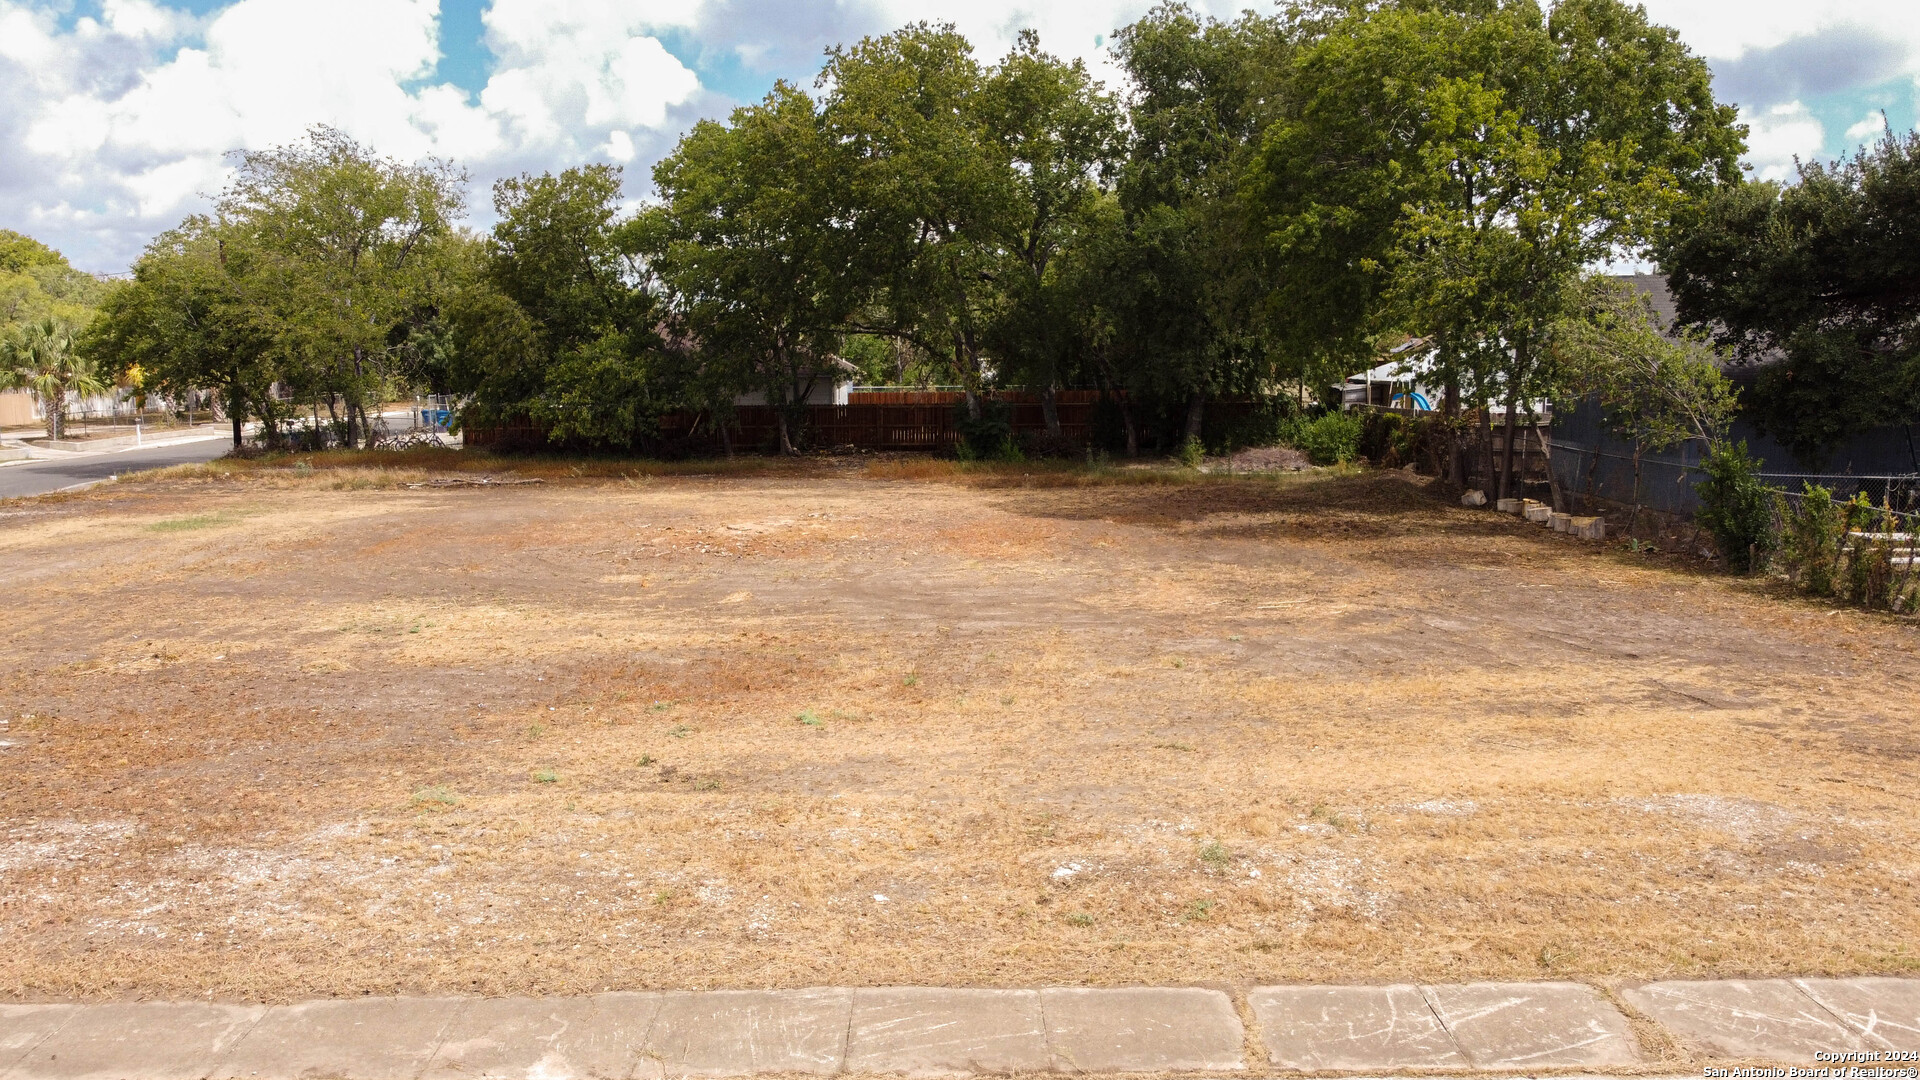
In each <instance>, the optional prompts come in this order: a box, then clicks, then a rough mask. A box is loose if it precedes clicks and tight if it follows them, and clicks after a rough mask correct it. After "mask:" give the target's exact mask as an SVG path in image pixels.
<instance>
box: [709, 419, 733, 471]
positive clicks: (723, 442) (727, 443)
mask: <svg viewBox="0 0 1920 1080" xmlns="http://www.w3.org/2000/svg"><path fill="white" fill-rule="evenodd" d="M713 423H714V426H715V427H717V428H719V429H720V448H721V449H722V450H725V451H726V453H727V460H728V461H732V460H733V432H731V431H729V430H727V429H728V428H730V427H732V426H733V418H732V417H727V416H721V415H720V414H719V413H717V412H716V413H715V414H714V416H713Z"/></svg>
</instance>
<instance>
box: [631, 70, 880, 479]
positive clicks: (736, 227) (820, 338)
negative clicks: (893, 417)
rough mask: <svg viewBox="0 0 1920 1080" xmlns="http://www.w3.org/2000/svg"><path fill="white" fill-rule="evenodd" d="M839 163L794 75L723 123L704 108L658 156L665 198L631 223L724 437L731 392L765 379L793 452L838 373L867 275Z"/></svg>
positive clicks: (761, 386)
mask: <svg viewBox="0 0 1920 1080" xmlns="http://www.w3.org/2000/svg"><path fill="white" fill-rule="evenodd" d="M841 174H842V159H841V157H840V156H839V155H838V154H837V153H836V151H835V149H834V148H833V147H832V146H831V145H830V144H829V142H828V141H827V139H826V137H825V133H824V131H823V130H822V124H821V117H820V115H819V111H818V109H817V108H816V107H815V105H814V103H813V100H812V99H811V98H809V97H808V96H807V95H806V94H804V93H802V92H800V91H799V90H798V89H795V88H794V87H792V86H790V85H788V84H787V83H785V82H781V83H777V84H775V86H774V88H773V90H772V91H771V92H769V93H768V94H767V96H766V98H765V99H764V100H763V101H762V102H761V103H760V104H758V105H754V106H748V107H744V108H740V109H736V110H734V113H733V116H732V118H731V123H730V124H728V125H725V126H723V125H720V124H717V123H713V122H711V121H703V122H702V123H700V124H699V125H697V126H696V127H695V128H694V129H693V130H692V131H691V132H689V133H688V134H687V135H686V136H685V137H684V138H682V139H681V140H680V144H679V146H677V147H676V148H675V150H674V152H673V154H671V155H669V156H668V157H667V158H666V159H664V160H662V161H661V162H660V164H659V165H658V166H656V167H655V169H654V183H655V186H656V187H657V188H658V189H659V191H660V194H661V196H662V200H663V201H662V203H661V204H660V205H659V206H657V207H655V208H652V209H651V210H649V211H647V212H646V213H644V214H642V215H641V217H640V218H639V219H638V220H637V221H636V222H635V223H634V224H633V226H632V227H631V231H632V232H633V234H634V235H635V236H636V237H637V238H638V240H639V246H640V247H641V248H642V249H643V250H645V251H646V252H647V253H648V260H649V266H650V268H651V270H652V271H653V273H655V274H656V275H658V277H659V279H660V281H661V282H662V284H663V285H664V286H665V287H666V290H667V296H668V297H669V301H668V302H669V304H670V306H671V308H672V310H673V313H674V315H675V317H676V318H677V319H678V320H679V322H680V324H681V326H683V327H684V329H685V332H686V333H687V334H688V335H689V336H690V338H691V339H692V341H693V342H694V343H695V345H696V347H697V351H698V362H697V363H696V364H695V365H694V366H693V367H692V368H691V369H690V371H689V376H690V379H689V383H690V386H689V389H690V390H691V391H692V394H691V396H693V397H695V398H696V399H697V400H699V401H700V402H701V403H702V404H703V405H704V406H705V407H706V408H708V409H709V410H711V412H712V413H713V415H714V416H715V422H716V426H717V427H718V429H719V430H720V431H721V433H722V435H723V437H724V436H725V433H726V430H727V429H726V417H727V416H728V414H729V413H730V411H731V407H732V402H733V399H734V397H735V396H736V395H738V394H740V393H743V392H748V391H756V390H757V391H761V392H763V393H764V394H765V395H766V399H767V403H768V404H769V405H770V406H772V407H773V408H774V410H775V417H776V419H777V422H778V434H779V444H780V450H781V452H782V453H793V452H795V450H796V449H797V446H796V442H797V432H796V427H797V423H798V418H799V416H800V415H801V408H802V406H803V404H804V402H805V401H806V400H807V397H808V395H809V394H810V393H811V392H812V390H813V387H814V384H815V383H816V381H817V380H819V379H821V378H834V377H836V376H837V375H838V374H839V363H838V361H837V358H836V356H835V348H836V345H837V343H838V341H839V339H840V336H841V331H842V329H843V327H845V326H846V325H847V324H848V322H849V320H850V319H851V318H852V317H853V315H854V304H855V303H856V302H857V298H858V296H859V295H860V293H861V291H862V288H863V284H864V283H862V282H860V281H857V280H850V277H849V269H850V267H852V266H853V265H854V263H855V255H856V253H855V252H854V251H853V250H852V249H851V247H850V245H849V239H848V237H847V235H846V233H847V229H846V227H845V226H844V225H842V224H840V223H839V222H841V221H842V220H844V219H843V218H842V217H841V215H839V214H837V213H836V212H835V208H836V205H837V202H836V199H837V194H836V186H837V180H838V179H839V177H840V176H841ZM728 445H729V446H731V443H729V444H728Z"/></svg>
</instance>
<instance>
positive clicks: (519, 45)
mask: <svg viewBox="0 0 1920 1080" xmlns="http://www.w3.org/2000/svg"><path fill="white" fill-rule="evenodd" d="M690 14H691V11H690V9H689V8H688V7H687V6H685V5H679V6H663V5H654V4H633V3H630V2H628V3H623V2H620V0H580V2H576V3H572V4H553V3H549V2H546V0H496V2H495V3H494V5H493V6H492V7H491V8H490V9H488V11H487V12H486V13H485V15H483V16H482V18H483V20H484V21H485V23H486V27H487V46H488V47H489V48H490V49H491V50H492V51H493V54H494V56H495V57H497V58H498V60H499V67H498V68H497V69H496V70H495V73H494V75H493V77H492V78H491V79H489V80H488V82H487V88H486V89H485V90H484V91H482V92H481V95H480V100H481V102H482V104H484V105H485V106H486V107H487V108H488V109H489V110H490V111H492V112H494V113H496V114H498V115H500V116H502V117H504V118H506V119H507V120H508V121H509V122H510V123H513V124H514V125H515V127H516V129H517V130H518V132H519V133H520V134H521V135H522V137H523V138H525V139H527V140H529V141H531V142H534V143H550V142H554V141H564V139H565V137H566V136H567V134H569V133H570V132H573V131H576V130H578V129H579V128H581V127H584V128H587V129H593V130H597V131H598V132H599V138H606V137H608V136H609V135H610V134H611V132H612V131H614V130H622V131H624V130H628V129H632V128H651V127H658V126H659V125H660V124H661V123H662V122H663V121H664V120H665V119H666V114H667V110H668V109H669V108H670V107H672V106H675V105H679V104H682V103H684V102H686V101H687V100H688V99H689V98H691V97H692V96H693V95H694V93H695V92H696V91H697V90H699V88H700V80H699V77H698V76H696V75H695V74H694V73H693V72H692V71H691V70H689V69H688V68H687V67H686V66H685V65H684V64H682V63H681V62H680V61H679V60H677V59H675V58H674V57H673V55H672V54H670V53H668V52H667V50H666V47H665V46H664V45H662V44H660V42H659V40H658V39H657V38H655V37H651V36H648V35H649V33H650V32H654V31H658V30H661V29H666V28H669V27H676V26H684V25H686V22H687V19H688V17H689V16H690ZM596 141H597V140H596Z"/></svg>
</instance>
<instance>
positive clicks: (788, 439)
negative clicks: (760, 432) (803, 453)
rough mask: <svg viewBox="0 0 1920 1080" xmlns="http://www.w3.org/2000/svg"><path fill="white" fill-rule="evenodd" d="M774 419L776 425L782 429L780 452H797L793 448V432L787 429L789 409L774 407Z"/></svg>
mask: <svg viewBox="0 0 1920 1080" xmlns="http://www.w3.org/2000/svg"><path fill="white" fill-rule="evenodd" d="M773 420H774V426H775V427H777V428H779V430H780V452H781V453H782V454H788V455H794V454H797V451H795V450H794V448H793V433H792V432H791V431H789V430H788V429H787V410H786V409H784V408H776V409H774V410H773Z"/></svg>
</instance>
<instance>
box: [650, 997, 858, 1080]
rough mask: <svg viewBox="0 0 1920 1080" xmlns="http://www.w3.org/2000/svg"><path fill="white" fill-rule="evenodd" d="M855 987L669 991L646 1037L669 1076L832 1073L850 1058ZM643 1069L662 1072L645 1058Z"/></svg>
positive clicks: (656, 1062) (653, 1056)
mask: <svg viewBox="0 0 1920 1080" xmlns="http://www.w3.org/2000/svg"><path fill="white" fill-rule="evenodd" d="M852 1013H853V991H852V990H848V989H845V988H843V987H825V988H819V989H812V990H715V991H711V992H709V993H702V994H685V993H682V994H666V995H663V996H662V997H661V999H660V1012H659V1014H658V1015H657V1016H656V1017H655V1018H654V1021H653V1031H652V1033H651V1034H650V1035H648V1037H647V1054H648V1056H649V1058H650V1061H651V1066H653V1067H657V1069H658V1070H661V1071H664V1073H665V1074H666V1075H668V1076H688V1075H691V1076H747V1075H751V1074H753V1073H769V1072H782V1073H834V1072H839V1071H840V1069H841V1066H842V1064H843V1063H844V1062H845V1060H846V1053H847V1025H848V1023H849V1021H850V1020H851V1018H852ZM640 1075H643V1076H645V1075H658V1073H657V1072H650V1066H649V1064H645V1063H643V1065H642V1071H641V1073H640Z"/></svg>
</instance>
